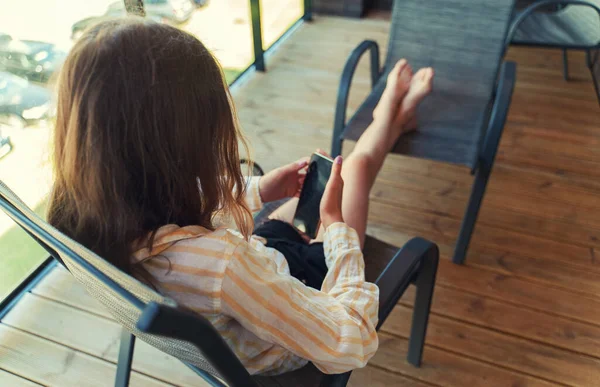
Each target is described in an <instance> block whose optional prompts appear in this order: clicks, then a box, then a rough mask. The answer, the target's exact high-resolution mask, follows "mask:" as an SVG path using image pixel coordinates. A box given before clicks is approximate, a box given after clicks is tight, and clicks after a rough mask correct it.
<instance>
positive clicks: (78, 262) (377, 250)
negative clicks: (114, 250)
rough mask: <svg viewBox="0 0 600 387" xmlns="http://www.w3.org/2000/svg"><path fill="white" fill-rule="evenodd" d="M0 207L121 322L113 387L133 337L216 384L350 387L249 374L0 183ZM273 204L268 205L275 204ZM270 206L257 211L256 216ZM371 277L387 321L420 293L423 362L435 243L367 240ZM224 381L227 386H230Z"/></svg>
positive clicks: (216, 341)
mask: <svg viewBox="0 0 600 387" xmlns="http://www.w3.org/2000/svg"><path fill="white" fill-rule="evenodd" d="M0 207H1V208H2V209H3V210H4V212H6V213H7V214H8V215H9V216H10V217H11V218H12V219H13V220H14V221H15V222H16V223H17V224H19V225H20V226H21V227H22V228H23V229H24V230H25V231H26V232H27V233H28V234H29V235H30V236H32V238H33V239H35V240H36V241H37V242H38V243H39V244H40V245H41V246H42V247H44V248H45V249H46V250H47V251H48V253H49V254H50V255H51V256H52V257H54V258H55V259H56V260H58V261H59V262H61V263H62V264H63V265H64V266H65V267H66V268H67V269H68V270H69V271H70V272H71V274H72V275H73V276H74V277H75V278H76V279H77V280H78V281H79V282H80V283H81V284H82V285H83V286H84V287H85V288H86V289H87V291H88V292H89V294H90V295H91V296H92V297H94V298H96V299H97V300H99V301H100V302H101V303H102V304H103V305H104V306H105V307H106V308H107V309H108V311H109V312H110V313H111V314H112V316H113V317H114V318H115V319H116V320H117V321H118V322H119V323H121V324H122V325H123V333H122V336H121V344H120V350H119V358H118V365H117V374H116V380H115V385H116V386H118V387H124V386H127V385H128V383H129V375H130V372H131V363H132V358H133V351H134V343H135V339H136V338H138V339H141V340H143V341H145V342H147V343H149V344H151V345H153V346H154V347H156V348H158V349H160V350H161V351H163V352H166V353H168V354H170V355H173V356H175V357H176V358H178V359H180V360H181V361H183V362H184V363H185V364H186V365H188V366H189V367H190V368H191V369H192V370H194V371H195V372H196V373H198V374H199V375H200V376H201V377H202V378H204V380H205V381H207V382H208V383H209V384H210V385H212V386H226V385H228V386H231V387H238V386H239V387H247V386H319V385H320V386H345V385H346V383H347V381H348V379H349V378H350V372H348V373H345V374H339V375H324V374H322V373H321V372H320V371H318V370H317V368H316V367H314V365H312V364H309V365H308V366H306V367H304V368H302V369H300V370H297V371H294V372H290V373H287V374H283V375H279V376H274V377H265V376H255V377H251V376H250V375H249V374H248V372H247V371H246V369H245V368H244V366H243V365H242V363H241V362H240V361H239V359H238V358H237V357H236V355H235V354H234V353H233V352H232V351H231V349H230V348H229V346H228V345H227V344H226V343H225V341H224V340H223V339H222V338H221V336H220V335H219V333H218V332H217V331H216V330H215V329H214V327H213V326H212V325H211V324H210V322H208V320H206V319H205V318H203V317H202V316H201V315H198V314H196V313H194V312H192V311H189V310H186V309H185V308H183V307H181V306H177V305H176V303H175V302H174V301H173V300H171V299H169V298H167V297H164V296H162V295H160V294H158V293H157V292H155V291H154V290H152V289H150V288H149V287H147V286H146V285H144V284H142V283H141V282H139V281H137V280H136V279H134V278H133V277H131V276H129V275H127V274H125V273H123V272H122V271H120V270H118V269H117V268H115V267H114V266H113V265H111V264H110V263H108V262H107V261H105V260H104V259H102V258H100V257H99V256H98V255H96V254H94V253H93V252H92V251H90V250H88V249H86V248H85V247H83V246H82V245H80V244H78V243H77V242H75V241H73V240H72V239H70V238H68V237H66V236H65V235H64V234H62V233H61V232H59V231H58V230H56V229H55V228H53V227H52V226H50V225H49V224H48V223H46V222H45V221H43V220H42V219H41V218H40V217H39V216H38V215H36V214H35V213H34V212H33V211H32V210H31V209H30V208H29V207H28V206H27V205H25V203H23V202H22V201H21V200H20V199H19V198H18V197H17V195H15V194H14V193H13V192H12V191H11V190H10V189H9V188H8V187H7V186H6V185H5V184H4V183H3V182H2V181H0ZM272 207H273V206H271V207H270V208H272ZM266 211H270V209H269V207H266V209H265V211H263V212H262V213H261V214H259V216H258V218H263V219H264V217H265V216H266V215H267V212H266ZM364 252H365V262H366V268H367V273H366V277H367V280H369V281H373V282H376V283H377V284H378V286H379V289H380V311H379V319H380V321H379V324H378V326H377V329H379V327H380V326H381V324H382V323H383V321H385V318H386V317H387V316H388V315H389V313H390V312H391V310H392V309H393V307H394V306H395V304H396V303H397V302H398V300H399V299H400V297H401V296H402V294H403V293H404V292H405V290H406V289H407V287H408V286H409V285H410V284H411V283H413V284H415V286H416V288H417V291H416V298H415V304H414V305H415V306H414V312H413V321H412V327H411V335H410V339H409V350H408V355H407V357H408V362H409V363H411V364H413V365H415V366H419V365H420V363H421V357H422V352H423V345H424V340H425V334H426V330H427V322H428V318H429V309H430V305H431V297H432V295H433V287H434V283H435V276H436V272H437V263H438V249H437V246H436V245H435V244H433V243H431V242H429V241H426V240H424V239H421V238H415V239H412V240H410V241H409V242H408V243H406V244H405V245H404V247H403V248H402V249H398V248H396V247H393V246H391V245H388V244H386V243H383V242H381V241H378V240H376V239H373V238H369V239H368V240H367V241H366V245H365V248H364ZM224 383H226V384H224Z"/></svg>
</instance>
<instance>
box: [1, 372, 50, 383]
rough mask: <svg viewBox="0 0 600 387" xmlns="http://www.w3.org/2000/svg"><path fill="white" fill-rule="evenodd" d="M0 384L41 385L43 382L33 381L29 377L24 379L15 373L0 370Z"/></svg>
mask: <svg viewBox="0 0 600 387" xmlns="http://www.w3.org/2000/svg"><path fill="white" fill-rule="evenodd" d="M0 386H10V387H35V386H41V384H37V383H33V382H32V381H30V380H28V379H24V378H21V377H18V376H16V375H13V374H11V373H9V372H6V371H3V370H0Z"/></svg>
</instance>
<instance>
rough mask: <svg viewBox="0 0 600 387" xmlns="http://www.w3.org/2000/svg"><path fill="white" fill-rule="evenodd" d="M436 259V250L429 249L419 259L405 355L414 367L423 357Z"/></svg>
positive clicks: (417, 365)
mask: <svg viewBox="0 0 600 387" xmlns="http://www.w3.org/2000/svg"><path fill="white" fill-rule="evenodd" d="M438 261H439V253H438V250H437V249H433V250H430V251H429V252H428V254H427V257H425V259H423V260H422V261H421V268H420V271H419V275H418V277H417V280H416V281H415V285H416V287H417V294H416V297H415V307H414V310H413V318H412V325H411V328H410V339H409V341H408V356H407V359H408V362H409V363H410V364H412V365H414V366H415V367H419V366H421V359H422V357H423V347H424V346H425V335H426V334H427V324H428V322H429V310H430V309H431V299H432V298H433V289H434V286H435V277H436V273H437V266H438Z"/></svg>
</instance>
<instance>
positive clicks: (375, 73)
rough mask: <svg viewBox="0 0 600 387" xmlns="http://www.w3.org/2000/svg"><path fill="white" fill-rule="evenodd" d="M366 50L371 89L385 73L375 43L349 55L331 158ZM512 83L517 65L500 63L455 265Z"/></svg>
mask: <svg viewBox="0 0 600 387" xmlns="http://www.w3.org/2000/svg"><path fill="white" fill-rule="evenodd" d="M367 51H369V53H370V63H371V68H370V70H371V72H370V74H371V89H373V88H374V87H375V85H376V84H377V82H378V81H379V79H380V78H381V77H382V76H383V75H384V74H385V69H380V61H379V46H378V45H377V43H376V42H375V41H372V40H365V41H363V42H362V43H360V44H359V45H358V46H357V47H356V48H355V49H354V50H353V51H352V52H351V53H350V56H349V57H348V60H347V61H346V64H345V66H344V70H343V71H342V77H341V81H340V86H339V89H338V94H337V102H336V107H335V117H334V123H333V137H332V142H331V155H332V156H333V157H335V156H338V155H340V154H341V152H342V145H343V141H344V138H343V134H344V130H345V128H346V115H347V110H348V97H349V95H350V87H351V85H352V80H353V78H354V73H355V71H356V67H357V66H358V63H359V61H360V59H361V58H362V56H363V55H364V54H365V53H366V52H367ZM515 80H516V64H515V63H514V62H503V63H502V66H501V67H500V72H499V75H498V78H497V82H496V88H495V92H494V95H492V100H491V101H490V105H489V106H490V108H489V110H488V112H486V113H487V114H486V117H489V120H488V124H487V130H486V131H485V133H484V136H483V138H482V143H481V145H480V148H479V155H478V157H477V161H476V163H475V167H474V168H473V170H472V171H471V174H474V175H475V180H474V183H473V188H472V191H471V196H470V198H469V202H468V205H467V209H466V211H465V215H464V218H463V221H462V225H461V228H460V233H459V236H458V240H457V243H456V247H455V250H454V256H453V258H452V261H453V262H454V263H456V264H462V263H464V260H465V257H466V253H467V249H468V247H469V243H470V241H471V236H472V234H473V229H474V228H475V223H476V221H477V216H478V214H479V209H480V207H481V202H482V200H483V196H484V194H485V189H486V187H487V183H488V180H489V178H490V175H491V172H492V167H493V165H494V160H495V158H496V153H497V151H498V146H499V144H500V138H501V137H502V132H503V130H504V124H505V123H506V117H507V115H508V109H509V107H510V102H511V99H512V93H513V89H514V84H515Z"/></svg>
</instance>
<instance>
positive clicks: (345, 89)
mask: <svg viewBox="0 0 600 387" xmlns="http://www.w3.org/2000/svg"><path fill="white" fill-rule="evenodd" d="M367 50H369V51H370V52H371V88H373V87H375V84H376V83H377V81H378V80H379V77H380V76H381V72H380V69H379V46H378V45H377V43H376V42H375V41H373V40H365V41H363V42H362V43H360V44H359V45H358V46H357V47H356V48H355V49H354V50H353V51H352V53H350V56H349V57H348V60H347V61H346V64H345V66H344V70H343V71H342V78H341V80H340V87H339V89H338V94H337V102H336V104H335V118H334V120H333V136H334V139H333V145H332V149H331V156H332V157H336V156H338V155H339V154H340V153H342V149H341V148H342V147H341V143H340V144H339V145H337V144H338V141H336V138H339V137H340V136H341V135H342V132H343V130H344V128H345V127H346V110H347V109H348V96H349V95H350V86H351V84H352V78H353V77H354V72H355V71H356V66H358V62H359V61H360V58H361V57H362V56H363V54H364V53H365V52H367Z"/></svg>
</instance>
